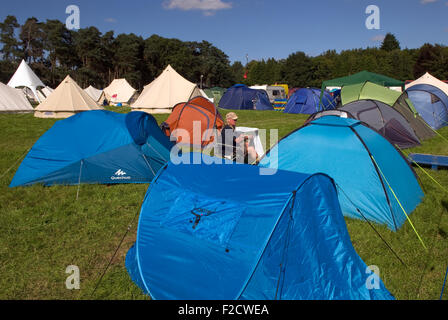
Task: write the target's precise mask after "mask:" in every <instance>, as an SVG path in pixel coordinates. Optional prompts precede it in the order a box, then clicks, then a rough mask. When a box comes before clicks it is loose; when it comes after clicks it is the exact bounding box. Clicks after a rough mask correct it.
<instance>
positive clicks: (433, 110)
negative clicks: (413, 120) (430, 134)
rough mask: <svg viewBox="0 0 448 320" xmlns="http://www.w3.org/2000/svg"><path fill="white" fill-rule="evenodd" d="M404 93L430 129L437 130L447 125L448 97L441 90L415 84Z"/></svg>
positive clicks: (427, 85)
mask: <svg viewBox="0 0 448 320" xmlns="http://www.w3.org/2000/svg"><path fill="white" fill-rule="evenodd" d="M406 92H407V94H408V96H409V99H410V100H411V101H412V104H413V105H414V107H415V109H416V110H417V112H418V113H419V114H420V116H421V117H422V118H423V119H424V120H425V121H426V123H428V124H429V125H430V126H431V128H433V129H435V130H437V129H440V128H442V127H444V126H446V125H448V96H447V95H446V94H445V93H444V92H443V91H442V90H440V89H439V88H437V87H435V86H432V85H429V84H417V85H415V86H412V87H410V88H408V89H406Z"/></svg>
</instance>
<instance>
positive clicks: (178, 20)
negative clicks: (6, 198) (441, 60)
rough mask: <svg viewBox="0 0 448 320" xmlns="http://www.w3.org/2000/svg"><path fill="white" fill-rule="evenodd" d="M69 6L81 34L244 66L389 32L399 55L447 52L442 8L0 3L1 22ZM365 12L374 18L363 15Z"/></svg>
mask: <svg viewBox="0 0 448 320" xmlns="http://www.w3.org/2000/svg"><path fill="white" fill-rule="evenodd" d="M70 5H76V6H77V7H78V8H79V13H80V27H81V28H85V27H90V26H95V27H97V28H98V29H99V30H100V31H101V32H103V33H105V32H107V31H110V30H113V31H114V32H115V35H118V34H120V33H134V34H136V35H140V36H142V37H144V38H147V37H149V36H151V35H153V34H157V35H159V36H162V37H166V38H177V39H180V40H182V41H202V40H206V41H208V42H210V43H212V44H213V45H214V46H216V47H218V48H219V49H221V50H222V51H224V52H225V53H226V54H227V55H228V56H229V59H230V61H231V62H234V61H241V62H242V63H243V64H244V63H246V59H247V58H248V60H249V61H250V60H261V59H268V58H275V59H284V58H287V57H288V56H289V55H290V54H292V53H294V52H297V51H303V52H305V53H306V54H308V55H310V56H316V55H319V54H321V53H323V52H325V51H327V50H336V51H337V52H340V51H341V50H348V49H355V48H367V47H378V46H380V45H381V42H382V39H383V38H384V35H385V34H387V33H388V32H390V33H393V34H394V35H395V36H396V37H397V39H398V41H399V42H400V44H401V47H402V48H419V47H420V46H422V45H423V44H424V43H432V44H435V43H438V44H443V45H448V19H447V16H448V0H368V1H365V0H312V1H302V0H276V1H272V0H126V1H123V0H39V1H36V0H21V1H2V6H1V7H2V9H1V12H0V20H1V21H3V20H4V18H5V17H6V16H7V15H14V16H16V17H17V19H18V21H19V23H21V24H23V23H24V22H25V21H26V19H27V18H29V17H36V18H37V19H38V20H39V21H45V20H46V19H58V20H60V21H62V22H65V21H66V20H67V18H68V17H69V16H70V14H67V13H66V9H67V7H68V6H70ZM369 5H375V6H376V7H377V8H378V10H379V14H378V15H376V16H372V13H373V12H372V11H368V13H366V9H367V8H368V6H369ZM369 17H370V18H372V17H379V29H368V28H367V27H366V20H368V19H369ZM374 21H376V22H378V19H377V20H374ZM246 55H247V56H246Z"/></svg>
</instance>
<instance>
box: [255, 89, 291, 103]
mask: <svg viewBox="0 0 448 320" xmlns="http://www.w3.org/2000/svg"><path fill="white" fill-rule="evenodd" d="M249 88H251V89H258V90H264V91H266V93H267V94H268V97H269V101H270V102H271V103H274V101H275V100H279V99H286V92H285V88H283V87H282V86H268V85H267V84H265V85H261V86H258V85H256V86H251V87H249Z"/></svg>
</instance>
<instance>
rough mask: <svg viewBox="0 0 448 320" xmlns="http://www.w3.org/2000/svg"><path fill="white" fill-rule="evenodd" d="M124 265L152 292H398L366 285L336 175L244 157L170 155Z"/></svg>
mask: <svg viewBox="0 0 448 320" xmlns="http://www.w3.org/2000/svg"><path fill="white" fill-rule="evenodd" d="M204 157H205V156H204ZM205 158H207V161H204V162H205V163H211V162H212V161H210V159H209V157H205ZM126 268H127V270H128V272H129V274H130V276H131V278H132V279H133V281H134V282H135V283H136V284H137V285H138V286H139V287H140V288H141V289H142V290H143V291H144V292H145V293H146V294H148V295H150V296H151V297H152V298H153V299H163V300H167V299H185V300H197V299H204V300H205V299H214V300H222V299H224V300H231V299H243V300H244V299H250V300H267V299H285V300H292V299H393V297H392V295H391V294H390V293H389V291H388V290H387V289H386V288H385V287H384V284H383V283H382V281H381V280H380V279H379V277H376V278H375V280H376V284H377V286H376V287H375V289H372V288H371V287H369V285H368V283H370V280H369V277H370V278H371V277H372V273H371V272H369V270H368V269H367V266H366V265H365V263H364V262H363V261H362V260H361V258H360V257H359V256H358V255H357V253H356V252H355V250H354V248H353V246H352V244H351V241H350V237H349V234H348V232H347V228H346V225H345V221H344V218H343V215H342V213H341V209H340V207H339V202H338V198H337V192H336V188H335V185H334V184H333V181H332V179H331V178H329V177H328V176H326V175H324V174H313V175H309V174H300V173H295V172H287V171H281V170H279V171H277V172H276V173H275V174H271V175H262V174H260V168H259V167H257V166H251V165H245V164H235V163H232V164H223V165H218V164H204V163H200V164H177V165H176V164H174V163H172V162H169V163H168V164H167V165H166V166H165V167H164V169H162V170H161V171H160V172H159V175H158V176H157V177H156V178H155V179H154V180H153V182H152V183H151V185H150V187H149V189H148V191H147V193H146V196H145V200H144V203H143V205H142V208H141V211H140V218H139V223H138V230H137V239H136V242H135V244H134V246H132V247H131V249H130V250H129V251H128V253H127V257H126Z"/></svg>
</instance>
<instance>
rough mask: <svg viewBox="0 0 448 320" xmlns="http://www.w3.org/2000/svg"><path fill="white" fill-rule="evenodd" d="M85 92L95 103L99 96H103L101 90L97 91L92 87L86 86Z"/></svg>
mask: <svg viewBox="0 0 448 320" xmlns="http://www.w3.org/2000/svg"><path fill="white" fill-rule="evenodd" d="M84 91H85V92H87V94H88V95H89V96H90V97H91V98H92V99H93V100H95V101H96V102H99V101H100V98H101V95H102V94H103V90H100V89H97V88H95V87H92V86H88V87H87V88H85V89H84Z"/></svg>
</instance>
